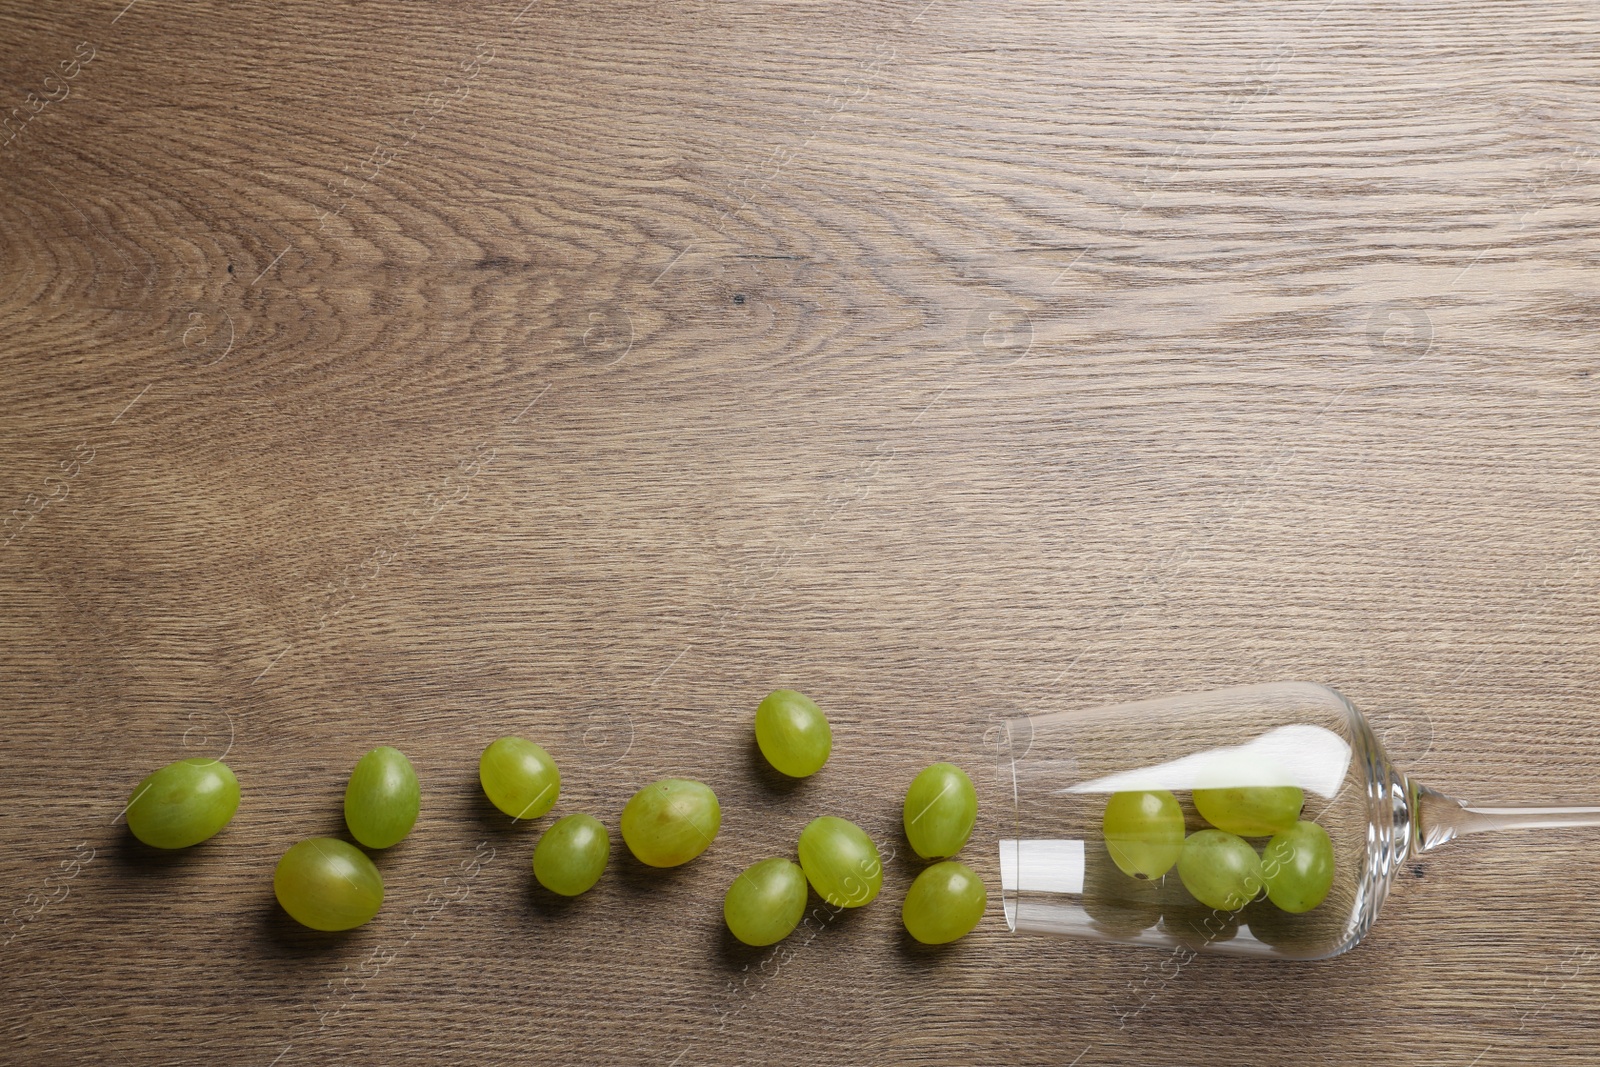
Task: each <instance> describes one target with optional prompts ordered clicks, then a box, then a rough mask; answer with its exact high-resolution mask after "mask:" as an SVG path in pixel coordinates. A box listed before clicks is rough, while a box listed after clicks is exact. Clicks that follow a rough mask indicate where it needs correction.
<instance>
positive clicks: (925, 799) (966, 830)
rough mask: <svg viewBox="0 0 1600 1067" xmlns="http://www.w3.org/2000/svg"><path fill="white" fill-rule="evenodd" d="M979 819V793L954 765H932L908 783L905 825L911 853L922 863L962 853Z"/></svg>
mask: <svg viewBox="0 0 1600 1067" xmlns="http://www.w3.org/2000/svg"><path fill="white" fill-rule="evenodd" d="M977 817H978V792H977V790H975V789H973V788H972V779H971V778H968V777H967V772H966V771H963V770H962V769H961V768H960V767H957V766H956V765H955V764H954V763H935V764H934V765H933V766H931V767H927V768H925V769H924V770H923V771H922V773H921V774H919V775H917V776H916V777H915V778H913V779H912V780H911V788H909V789H907V790H906V803H905V812H904V816H903V818H904V821H905V827H906V839H907V840H908V841H910V842H911V850H912V851H913V852H915V853H916V854H917V855H919V856H921V857H922V858H923V859H925V860H932V859H944V858H946V857H948V856H954V855H955V854H956V853H957V852H960V851H961V846H962V845H965V844H966V843H967V837H968V836H969V835H970V834H971V833H972V823H973V821H974V820H975V819H977Z"/></svg>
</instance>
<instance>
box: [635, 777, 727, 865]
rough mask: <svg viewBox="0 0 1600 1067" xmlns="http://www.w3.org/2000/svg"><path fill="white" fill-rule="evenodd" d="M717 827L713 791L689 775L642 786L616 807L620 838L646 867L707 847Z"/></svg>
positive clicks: (673, 862) (678, 860)
mask: <svg viewBox="0 0 1600 1067" xmlns="http://www.w3.org/2000/svg"><path fill="white" fill-rule="evenodd" d="M721 826H722V807H721V806H720V805H719V804H718V803H717V794H715V793H713V792H712V791H711V787H710V786H708V785H705V784H704V783H702V782H696V781H694V780H693V779H690V778H663V779H662V780H661V781H659V782H654V783H652V784H650V785H647V786H645V787H644V788H643V789H641V790H639V791H638V792H637V793H635V794H633V797H632V798H631V799H630V800H629V801H628V803H627V806H626V807H624V808H623V809H622V840H624V841H626V842H627V843H628V850H629V851H630V852H632V853H633V854H634V855H635V856H637V857H638V859H639V862H641V863H648V864H649V865H650V866H652V867H676V866H678V865H679V864H680V863H688V862H689V861H690V860H692V859H694V858H695V857H696V856H698V855H700V853H702V852H704V851H705V850H706V849H707V848H708V847H710V845H711V839H712V838H714V837H716V836H717V830H718V829H719V828H720V827H721Z"/></svg>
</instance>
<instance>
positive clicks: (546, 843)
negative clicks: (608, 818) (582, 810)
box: [533, 815, 611, 897]
mask: <svg viewBox="0 0 1600 1067" xmlns="http://www.w3.org/2000/svg"><path fill="white" fill-rule="evenodd" d="M610 856H611V835H610V834H609V833H607V832H606V828H605V826H604V825H602V824H601V822H600V820H599V819H596V818H595V817H594V816H592V815H568V816H566V817H565V818H561V819H557V820H556V821H555V822H554V823H553V824H551V826H550V829H548V830H546V831H545V832H544V836H542V837H540V838H539V843H538V845H536V846H534V850H533V876H534V877H535V878H537V879H539V884H540V885H542V886H544V887H545V888H546V889H548V890H550V892H552V893H559V894H561V895H562V896H564V897H575V896H577V895H578V894H579V893H585V892H588V890H589V889H590V888H592V887H593V886H594V884H595V883H596V882H598V881H599V880H600V875H601V874H603V873H604V872H605V869H606V860H607V859H609V858H610Z"/></svg>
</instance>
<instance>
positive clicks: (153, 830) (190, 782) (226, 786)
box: [127, 756, 239, 848]
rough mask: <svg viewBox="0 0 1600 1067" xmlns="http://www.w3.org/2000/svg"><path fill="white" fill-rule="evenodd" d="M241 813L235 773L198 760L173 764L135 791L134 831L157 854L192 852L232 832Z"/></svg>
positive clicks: (131, 806)
mask: <svg viewBox="0 0 1600 1067" xmlns="http://www.w3.org/2000/svg"><path fill="white" fill-rule="evenodd" d="M238 810H239V779H237V778H235V777H234V776H233V771H232V770H230V769H229V768H228V765H227V764H226V763H219V762H218V761H216V760H214V759H206V758H204V757H198V756H196V757H193V758H190V759H181V760H178V761H177V762H176V763H169V764H167V765H166V766H165V767H163V768H161V769H160V770H159V771H156V772H155V773H154V774H152V775H150V776H149V777H147V778H146V779H145V780H144V781H142V782H140V783H139V784H138V785H137V786H136V787H135V788H134V790H133V799H131V800H129V801H128V807H127V815H128V829H130V830H132V831H133V836H134V837H137V838H138V839H139V840H140V841H143V842H144V843H145V844H147V845H150V846H151V847H153V848H188V847H189V846H190V845H198V844H199V843H200V842H202V841H204V840H205V839H206V838H208V837H210V836H212V835H213V834H215V833H216V832H217V831H218V830H221V829H222V828H223V827H224V826H227V825H228V822H229V820H231V819H232V818H233V813H234V812H236V811H238Z"/></svg>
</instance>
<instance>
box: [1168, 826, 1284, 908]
mask: <svg viewBox="0 0 1600 1067" xmlns="http://www.w3.org/2000/svg"><path fill="white" fill-rule="evenodd" d="M1178 877H1179V878H1181V879H1183V887H1184V888H1185V889H1187V890H1188V891H1189V892H1190V894H1191V895H1192V896H1193V897H1194V898H1195V899H1196V900H1198V901H1199V902H1200V903H1202V904H1204V905H1205V906H1206V907H1208V908H1217V909H1219V910H1221V911H1238V910H1239V909H1240V908H1242V907H1244V906H1245V905H1246V904H1248V903H1250V901H1252V900H1254V899H1255V898H1256V897H1257V896H1259V895H1260V894H1261V887H1262V884H1263V883H1262V877H1261V857H1260V856H1257V855H1256V850H1255V849H1253V848H1251V847H1250V842H1248V841H1246V840H1245V839H1244V838H1242V837H1238V836H1235V835H1234V834H1230V833H1226V832H1224V831H1222V830H1200V831H1197V832H1196V833H1192V834H1190V835H1189V837H1188V839H1187V840H1185V841H1184V843H1183V848H1182V849H1180V850H1179V852H1178Z"/></svg>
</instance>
